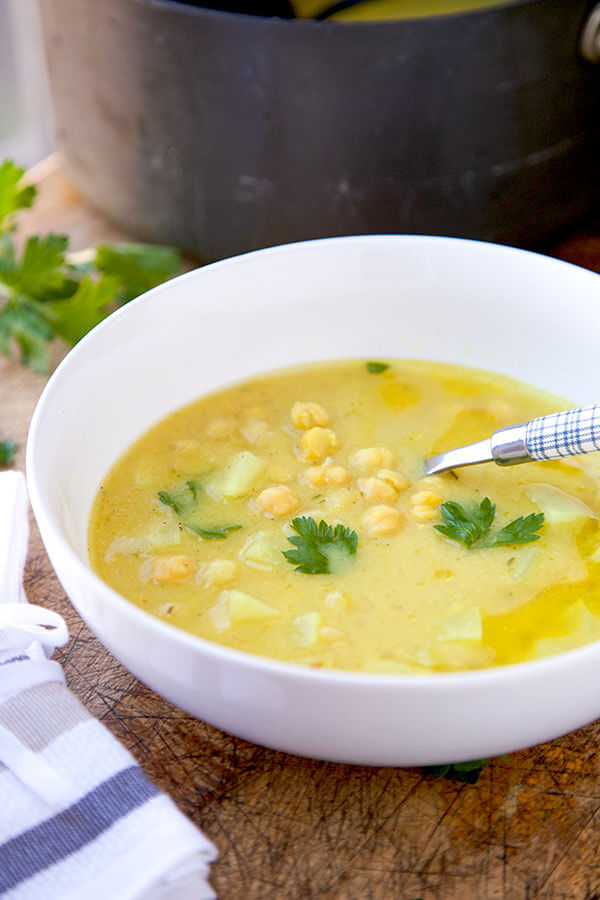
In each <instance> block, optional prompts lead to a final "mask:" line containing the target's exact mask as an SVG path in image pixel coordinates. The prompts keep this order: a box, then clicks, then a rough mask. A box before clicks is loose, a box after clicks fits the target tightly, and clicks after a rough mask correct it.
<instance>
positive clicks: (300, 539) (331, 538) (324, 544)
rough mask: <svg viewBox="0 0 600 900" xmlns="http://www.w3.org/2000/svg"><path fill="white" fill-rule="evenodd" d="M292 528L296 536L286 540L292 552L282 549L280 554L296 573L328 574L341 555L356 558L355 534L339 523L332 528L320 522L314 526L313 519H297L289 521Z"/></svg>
mask: <svg viewBox="0 0 600 900" xmlns="http://www.w3.org/2000/svg"><path fill="white" fill-rule="evenodd" d="M291 526H292V528H293V529H294V531H295V532H296V534H295V535H292V536H291V537H289V538H288V541H289V542H290V544H293V545H294V549H293V550H285V551H284V553H283V555H284V556H285V558H286V559H287V561H288V562H289V563H292V564H294V565H295V566H296V572H302V573H304V574H305V575H326V574H330V573H331V572H332V571H333V570H332V565H333V568H334V569H335V568H336V562H337V561H338V558H339V555H340V554H341V555H342V556H343V557H348V556H355V555H356V550H357V547H358V535H357V534H356V532H355V531H351V530H350V529H349V528H345V527H344V526H343V525H342V524H341V523H338V524H337V525H335V526H333V525H328V524H327V522H324V521H323V520H321V521H320V522H319V524H318V525H317V523H316V522H315V520H314V519H313V518H312V516H300V517H299V518H296V519H292V522H291Z"/></svg>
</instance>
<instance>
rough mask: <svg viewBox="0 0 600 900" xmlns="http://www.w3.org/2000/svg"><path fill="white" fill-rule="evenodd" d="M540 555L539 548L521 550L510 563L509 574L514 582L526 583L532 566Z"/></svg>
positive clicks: (512, 557)
mask: <svg viewBox="0 0 600 900" xmlns="http://www.w3.org/2000/svg"><path fill="white" fill-rule="evenodd" d="M537 555H538V548H537V546H533V547H524V548H523V549H521V548H519V552H518V553H515V555H514V556H511V558H510V559H509V561H508V573H509V575H510V577H511V578H512V580H513V581H524V580H525V578H526V577H527V574H528V572H529V569H530V568H531V565H532V563H533V561H534V559H535V558H536V556H537Z"/></svg>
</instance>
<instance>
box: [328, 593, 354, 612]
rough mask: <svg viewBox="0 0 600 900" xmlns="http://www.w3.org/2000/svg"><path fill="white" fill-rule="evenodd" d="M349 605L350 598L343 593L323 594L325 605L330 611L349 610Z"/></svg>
mask: <svg viewBox="0 0 600 900" xmlns="http://www.w3.org/2000/svg"><path fill="white" fill-rule="evenodd" d="M350 603H351V601H350V597H349V596H348V594H345V593H344V592H343V591H329V593H327V594H325V605H326V606H328V607H329V608H330V609H335V610H344V609H349V607H350Z"/></svg>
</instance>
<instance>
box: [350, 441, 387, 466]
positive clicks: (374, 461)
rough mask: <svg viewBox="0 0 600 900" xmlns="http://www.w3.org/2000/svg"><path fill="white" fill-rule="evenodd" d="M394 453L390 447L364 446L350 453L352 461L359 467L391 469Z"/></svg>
mask: <svg viewBox="0 0 600 900" xmlns="http://www.w3.org/2000/svg"><path fill="white" fill-rule="evenodd" d="M393 462H394V454H393V453H392V451H391V450H390V449H389V448H388V447H363V448H361V449H360V450H355V451H354V453H352V454H351V455H350V463H351V464H352V465H353V466H355V467H356V468H357V469H361V470H362V471H367V470H368V469H389V467H390V466H391V465H392V464H393Z"/></svg>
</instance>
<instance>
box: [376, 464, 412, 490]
mask: <svg viewBox="0 0 600 900" xmlns="http://www.w3.org/2000/svg"><path fill="white" fill-rule="evenodd" d="M377 477H378V478H381V479H382V480H383V481H387V483H388V484H391V485H392V487H394V488H396V491H397V492H398V493H399V494H401V493H402V492H403V491H405V490H407V488H409V487H410V481H409V480H408V478H405V477H404V475H401V474H400V473H399V472H394V471H393V470H392V469H380V470H379V472H377Z"/></svg>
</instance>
